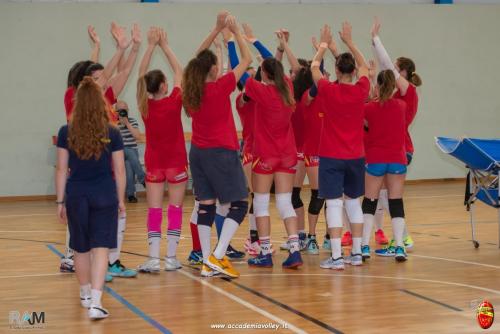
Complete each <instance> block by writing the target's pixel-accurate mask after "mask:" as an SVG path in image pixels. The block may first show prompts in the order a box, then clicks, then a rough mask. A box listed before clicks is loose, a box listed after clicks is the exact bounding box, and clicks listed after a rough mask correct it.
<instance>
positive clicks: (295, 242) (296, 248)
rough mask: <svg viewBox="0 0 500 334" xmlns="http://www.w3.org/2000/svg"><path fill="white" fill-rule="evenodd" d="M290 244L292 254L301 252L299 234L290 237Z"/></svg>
mask: <svg viewBox="0 0 500 334" xmlns="http://www.w3.org/2000/svg"><path fill="white" fill-rule="evenodd" d="M288 243H289V245H290V254H293V253H295V252H300V245H299V236H298V235H297V234H291V235H289V236H288Z"/></svg>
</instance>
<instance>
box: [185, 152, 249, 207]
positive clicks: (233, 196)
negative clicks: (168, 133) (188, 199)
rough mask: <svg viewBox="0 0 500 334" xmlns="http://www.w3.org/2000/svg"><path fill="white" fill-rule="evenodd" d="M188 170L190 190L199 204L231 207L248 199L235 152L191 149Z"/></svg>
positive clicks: (243, 177) (244, 180)
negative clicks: (190, 180) (189, 171)
mask: <svg viewBox="0 0 500 334" xmlns="http://www.w3.org/2000/svg"><path fill="white" fill-rule="evenodd" d="M189 166H190V168H191V176H192V177H193V188H194V192H195V195H196V198H197V199H198V200H200V201H205V200H209V199H218V200H219V202H220V203H231V202H235V201H240V200H242V199H246V198H247V197H248V188H247V182H246V178H245V174H244V173H243V168H242V166H241V161H240V156H239V152H238V151H232V150H228V149H225V148H206V149H201V148H198V147H196V146H195V145H191V149H190V150H189Z"/></svg>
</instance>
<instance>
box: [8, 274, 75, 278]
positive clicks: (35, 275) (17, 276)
mask: <svg viewBox="0 0 500 334" xmlns="http://www.w3.org/2000/svg"><path fill="white" fill-rule="evenodd" d="M71 274H72V273H50V274H30V275H15V276H0V279H5V278H25V277H47V276H64V275H71Z"/></svg>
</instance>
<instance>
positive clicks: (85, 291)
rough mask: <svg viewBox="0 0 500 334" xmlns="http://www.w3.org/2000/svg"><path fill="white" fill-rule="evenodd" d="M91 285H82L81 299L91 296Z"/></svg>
mask: <svg viewBox="0 0 500 334" xmlns="http://www.w3.org/2000/svg"><path fill="white" fill-rule="evenodd" d="M90 290H91V288H90V284H85V285H80V297H88V296H90Z"/></svg>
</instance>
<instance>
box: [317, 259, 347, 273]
mask: <svg viewBox="0 0 500 334" xmlns="http://www.w3.org/2000/svg"><path fill="white" fill-rule="evenodd" d="M319 266H320V267H321V268H323V269H334V270H344V258H343V257H339V258H338V259H334V258H332V257H331V256H330V257H329V258H328V259H326V260H324V261H321V263H320V265H319Z"/></svg>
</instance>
